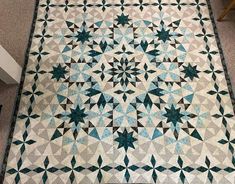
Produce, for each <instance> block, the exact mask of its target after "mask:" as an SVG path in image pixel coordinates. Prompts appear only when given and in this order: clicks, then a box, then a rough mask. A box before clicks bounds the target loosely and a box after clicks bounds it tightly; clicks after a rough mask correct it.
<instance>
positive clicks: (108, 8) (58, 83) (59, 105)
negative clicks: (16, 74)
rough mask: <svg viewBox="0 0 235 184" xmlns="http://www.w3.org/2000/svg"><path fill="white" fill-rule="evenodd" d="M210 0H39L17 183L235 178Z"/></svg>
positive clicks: (12, 171)
mask: <svg viewBox="0 0 235 184" xmlns="http://www.w3.org/2000/svg"><path fill="white" fill-rule="evenodd" d="M209 8H210V4H209V2H208V1H206V0H84V1H78V0H70V1H68V0H41V1H39V2H38V5H37V16H36V17H35V25H34V27H35V28H34V31H33V33H32V34H33V35H32V41H31V46H30V48H29V57H28V61H27V65H26V69H25V73H24V76H25V77H24V82H23V88H22V91H21V99H20V104H19V109H18V113H17V118H16V123H15V128H14V133H13V137H12V141H11V147H10V150H9V154H8V159H7V164H6V168H5V169H4V170H5V177H4V178H5V179H4V183H5V184H10V183H25V184H26V183H28V184H34V183H35V184H36V183H53V184H54V183H81V184H90V183H195V184H201V183H222V184H225V183H226V184H227V183H234V182H235V178H234V177H235V175H234V172H235V155H234V148H235V123H234V122H235V117H234V107H233V95H232V93H231V90H230V83H229V82H228V81H227V73H226V68H225V67H224V63H223V62H224V61H223V56H222V55H221V52H220V46H219V45H218V43H217V41H218V40H217V35H216V32H215V30H214V21H213V17H212V15H211V12H210V11H211V10H210V9H209Z"/></svg>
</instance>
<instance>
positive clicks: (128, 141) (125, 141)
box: [115, 129, 137, 151]
mask: <svg viewBox="0 0 235 184" xmlns="http://www.w3.org/2000/svg"><path fill="white" fill-rule="evenodd" d="M136 140H137V139H136V138H134V137H133V132H130V133H128V132H127V130H126V129H125V130H124V131H123V133H122V132H118V137H117V138H116V139H115V141H117V142H118V143H119V145H118V148H121V147H124V149H125V151H127V150H128V148H129V147H130V148H133V149H135V147H134V144H133V143H134V142H135V141H136Z"/></svg>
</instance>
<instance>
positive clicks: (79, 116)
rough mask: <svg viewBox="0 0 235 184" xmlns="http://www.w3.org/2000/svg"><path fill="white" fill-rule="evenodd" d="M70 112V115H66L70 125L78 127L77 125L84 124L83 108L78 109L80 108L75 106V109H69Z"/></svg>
mask: <svg viewBox="0 0 235 184" xmlns="http://www.w3.org/2000/svg"><path fill="white" fill-rule="evenodd" d="M70 111H71V113H70V114H69V115H68V117H69V118H70V123H71V122H74V123H75V124H76V125H78V123H84V118H85V117H87V114H86V113H85V108H83V109H80V107H79V106H77V107H76V109H70Z"/></svg>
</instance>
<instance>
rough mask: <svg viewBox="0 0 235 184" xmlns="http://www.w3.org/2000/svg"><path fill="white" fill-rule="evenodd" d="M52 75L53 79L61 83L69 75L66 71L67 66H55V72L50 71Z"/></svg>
mask: <svg viewBox="0 0 235 184" xmlns="http://www.w3.org/2000/svg"><path fill="white" fill-rule="evenodd" d="M50 73H51V74H52V79H56V80H57V81H59V80H60V79H61V78H63V79H65V74H66V73H68V71H66V66H65V67H62V66H61V65H60V64H59V65H58V66H56V67H55V66H53V70H52V71H50Z"/></svg>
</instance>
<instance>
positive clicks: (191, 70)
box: [182, 64, 199, 80]
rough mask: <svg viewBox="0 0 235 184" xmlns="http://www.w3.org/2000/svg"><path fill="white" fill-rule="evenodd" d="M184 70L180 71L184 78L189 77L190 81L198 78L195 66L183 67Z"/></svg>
mask: <svg viewBox="0 0 235 184" xmlns="http://www.w3.org/2000/svg"><path fill="white" fill-rule="evenodd" d="M183 67H184V70H183V71H182V72H183V73H185V76H184V78H187V77H189V78H190V79H191V80H193V79H194V77H196V78H199V77H198V73H199V71H198V70H197V66H196V65H195V66H192V65H191V64H189V65H188V66H183Z"/></svg>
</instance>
